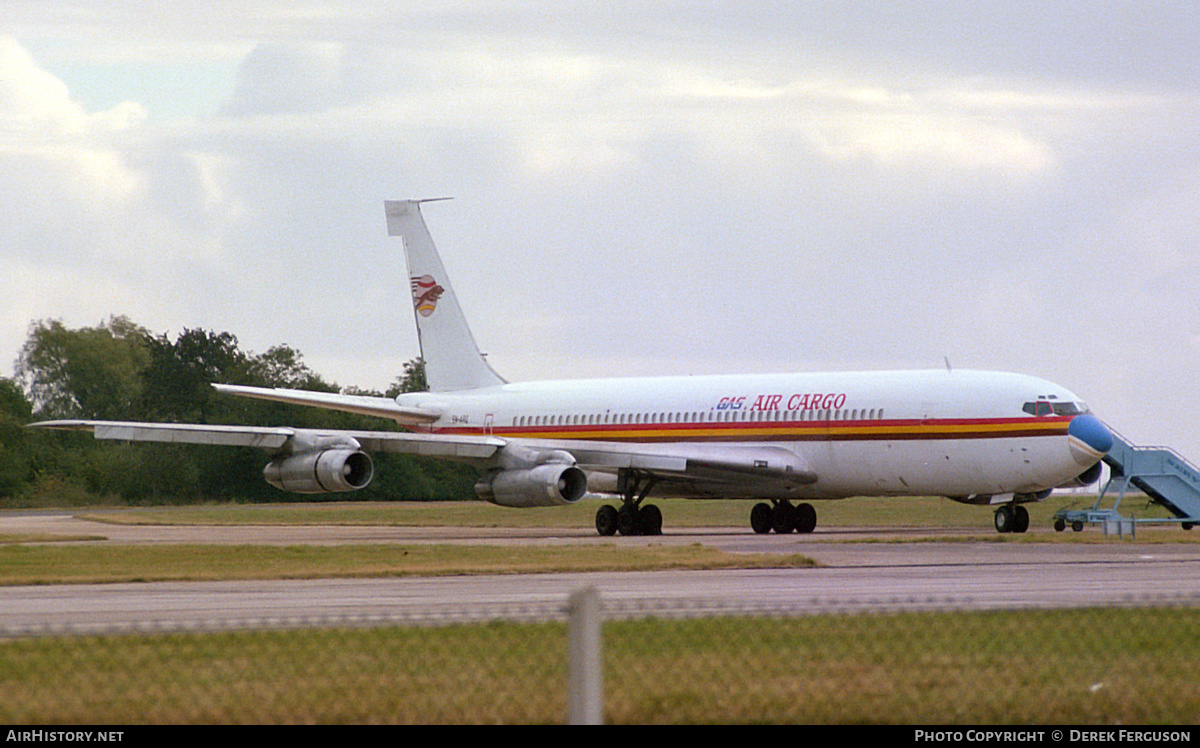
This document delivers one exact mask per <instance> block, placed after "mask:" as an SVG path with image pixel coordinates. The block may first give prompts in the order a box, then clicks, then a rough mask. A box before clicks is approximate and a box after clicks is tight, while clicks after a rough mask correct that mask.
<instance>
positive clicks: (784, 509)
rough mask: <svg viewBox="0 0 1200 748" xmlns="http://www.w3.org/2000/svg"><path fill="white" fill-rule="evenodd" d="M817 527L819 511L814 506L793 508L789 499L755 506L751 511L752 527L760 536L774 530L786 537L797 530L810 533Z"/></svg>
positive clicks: (807, 505) (802, 505)
mask: <svg viewBox="0 0 1200 748" xmlns="http://www.w3.org/2000/svg"><path fill="white" fill-rule="evenodd" d="M816 526H817V510H816V509H813V507H812V504H800V505H799V506H792V504H791V502H789V501H788V500H787V499H783V500H780V501H772V502H771V503H770V504H767V503H765V502H763V503H760V504H755V505H754V508H753V509H751V510H750V527H751V529H753V530H754V531H755V532H756V533H758V534H759V535H765V534H766V533H768V532H771V531H772V530H774V531H775V532H777V533H779V534H780V535H786V534H787V533H789V532H792V531H793V530H795V531H796V532H799V533H809V532H812V531H813V528H815V527H816Z"/></svg>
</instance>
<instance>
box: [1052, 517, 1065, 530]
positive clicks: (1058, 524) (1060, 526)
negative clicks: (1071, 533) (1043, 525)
mask: <svg viewBox="0 0 1200 748" xmlns="http://www.w3.org/2000/svg"><path fill="white" fill-rule="evenodd" d="M1065 529H1067V521H1066V520H1065V519H1063V518H1062V517H1059V518H1058V519H1056V520H1054V531H1055V532H1062V531H1063V530H1065Z"/></svg>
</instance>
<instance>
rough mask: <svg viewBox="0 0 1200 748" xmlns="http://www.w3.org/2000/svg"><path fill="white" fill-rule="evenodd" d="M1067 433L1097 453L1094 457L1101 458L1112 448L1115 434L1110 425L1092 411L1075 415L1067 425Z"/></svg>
mask: <svg viewBox="0 0 1200 748" xmlns="http://www.w3.org/2000/svg"><path fill="white" fill-rule="evenodd" d="M1067 435H1068V436H1070V437H1071V438H1072V439H1073V440H1077V441H1079V442H1080V443H1082V445H1083V446H1086V447H1087V448H1088V449H1089V450H1091V451H1092V452H1094V453H1095V456H1094V459H1099V458H1100V457H1103V456H1104V455H1106V454H1107V453H1108V450H1110V449H1112V445H1113V436H1112V432H1110V431H1109V430H1108V427H1107V426H1105V425H1104V422H1103V421H1101V420H1100V419H1099V418H1097V417H1096V416H1094V415H1092V414H1090V413H1084V414H1083V415H1078V416H1075V417H1074V418H1072V419H1071V423H1070V425H1068V426H1067Z"/></svg>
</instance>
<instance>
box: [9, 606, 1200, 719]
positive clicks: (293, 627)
mask: <svg viewBox="0 0 1200 748" xmlns="http://www.w3.org/2000/svg"><path fill="white" fill-rule="evenodd" d="M802 607H804V606H788V609H787V610H783V609H782V608H780V609H774V610H773V609H744V608H743V609H713V608H710V607H706V606H681V605H679V604H672V605H670V606H647V605H644V604H640V605H638V606H636V607H633V606H622V605H620V604H617V603H613V602H611V601H608V602H602V603H601V606H600V609H601V611H602V618H603V623H602V625H599V626H598V630H599V642H598V643H599V650H598V662H599V663H600V666H599V672H595V673H591V676H593V680H592V682H593V683H594V684H596V685H598V688H599V694H600V695H601V701H600V704H599V707H600V712H599V713H600V714H601V715H602V719H603V721H606V722H609V723H788V722H795V723H834V724H850V723H855V724H863V723H877V724H939V725H947V724H1049V723H1058V724H1072V725H1077V724H1125V725H1129V724H1175V725H1191V724H1193V723H1195V721H1196V719H1197V717H1198V716H1200V653H1198V652H1197V647H1196V644H1197V642H1198V641H1200V599H1187V600H1175V601H1162V600H1158V601H1139V602H1136V603H1131V604H1129V605H1123V606H1116V607H1108V608H1086V609H1055V610H1045V609H1034V610H985V611H974V610H961V609H958V610H956V609H954V606H950V609H938V610H929V609H912V608H914V607H921V606H905V605H898V606H895V607H896V608H897V609H895V610H889V611H885V612H863V611H861V610H857V611H856V610H838V609H837V608H836V606H834V609H833V610H824V611H822V612H820V613H811V614H806V613H804V612H803V611H802V610H799V609H798V608H802ZM813 607H818V606H813ZM566 608H567V606H566V605H565V603H564V605H563V606H562V607H561V608H560V607H555V608H535V609H524V610H518V611H514V610H496V609H465V608H464V609H463V610H461V611H439V613H438V615H437V616H436V617H424V616H417V615H414V616H406V617H402V618H387V617H384V618H372V619H323V620H317V621H314V620H306V621H257V622H254V623H255V625H254V626H248V625H245V624H247V623H248V622H240V624H239V625H236V626H228V627H220V628H217V627H210V628H206V629H205V630H170V629H167V628H159V629H145V628H139V629H137V630H128V631H116V630H112V631H90V632H88V631H64V630H50V629H29V630H19V631H18V630H9V631H0V723H7V724H37V725H48V724H66V723H76V724H79V723H88V724H124V725H137V724H192V723H220V724H244V723H266V724H296V723H558V722H565V721H567V719H568V713H569V701H570V700H571V698H572V696H571V695H570V694H571V693H572V691H571V684H572V683H578V682H580V673H578V672H572V670H573V668H578V667H580V666H579V665H578V664H575V663H577V662H580V661H582V662H584V663H586V661H587V658H586V657H585V658H583V659H582V660H579V659H578V658H576V659H574V660H573V659H572V658H570V657H569V656H568V653H569V652H570V651H572V650H573V649H574V647H573V645H572V644H571V641H570V636H571V634H570V633H569V628H571V627H570V626H569V624H568V613H567V610H566ZM905 608H908V609H905ZM583 675H584V676H585V677H586V676H587V675H588V674H587V673H584V674H583Z"/></svg>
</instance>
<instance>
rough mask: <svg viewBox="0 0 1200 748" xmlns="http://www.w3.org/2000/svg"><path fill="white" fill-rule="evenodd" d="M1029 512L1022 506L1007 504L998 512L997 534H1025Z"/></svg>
mask: <svg viewBox="0 0 1200 748" xmlns="http://www.w3.org/2000/svg"><path fill="white" fill-rule="evenodd" d="M1028 529H1029V511H1028V510H1027V509H1025V507H1023V506H1021V505H1020V504H1005V505H1004V506H1002V507H1000V508H999V509H997V510H996V532H1025V531H1026V530H1028Z"/></svg>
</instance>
